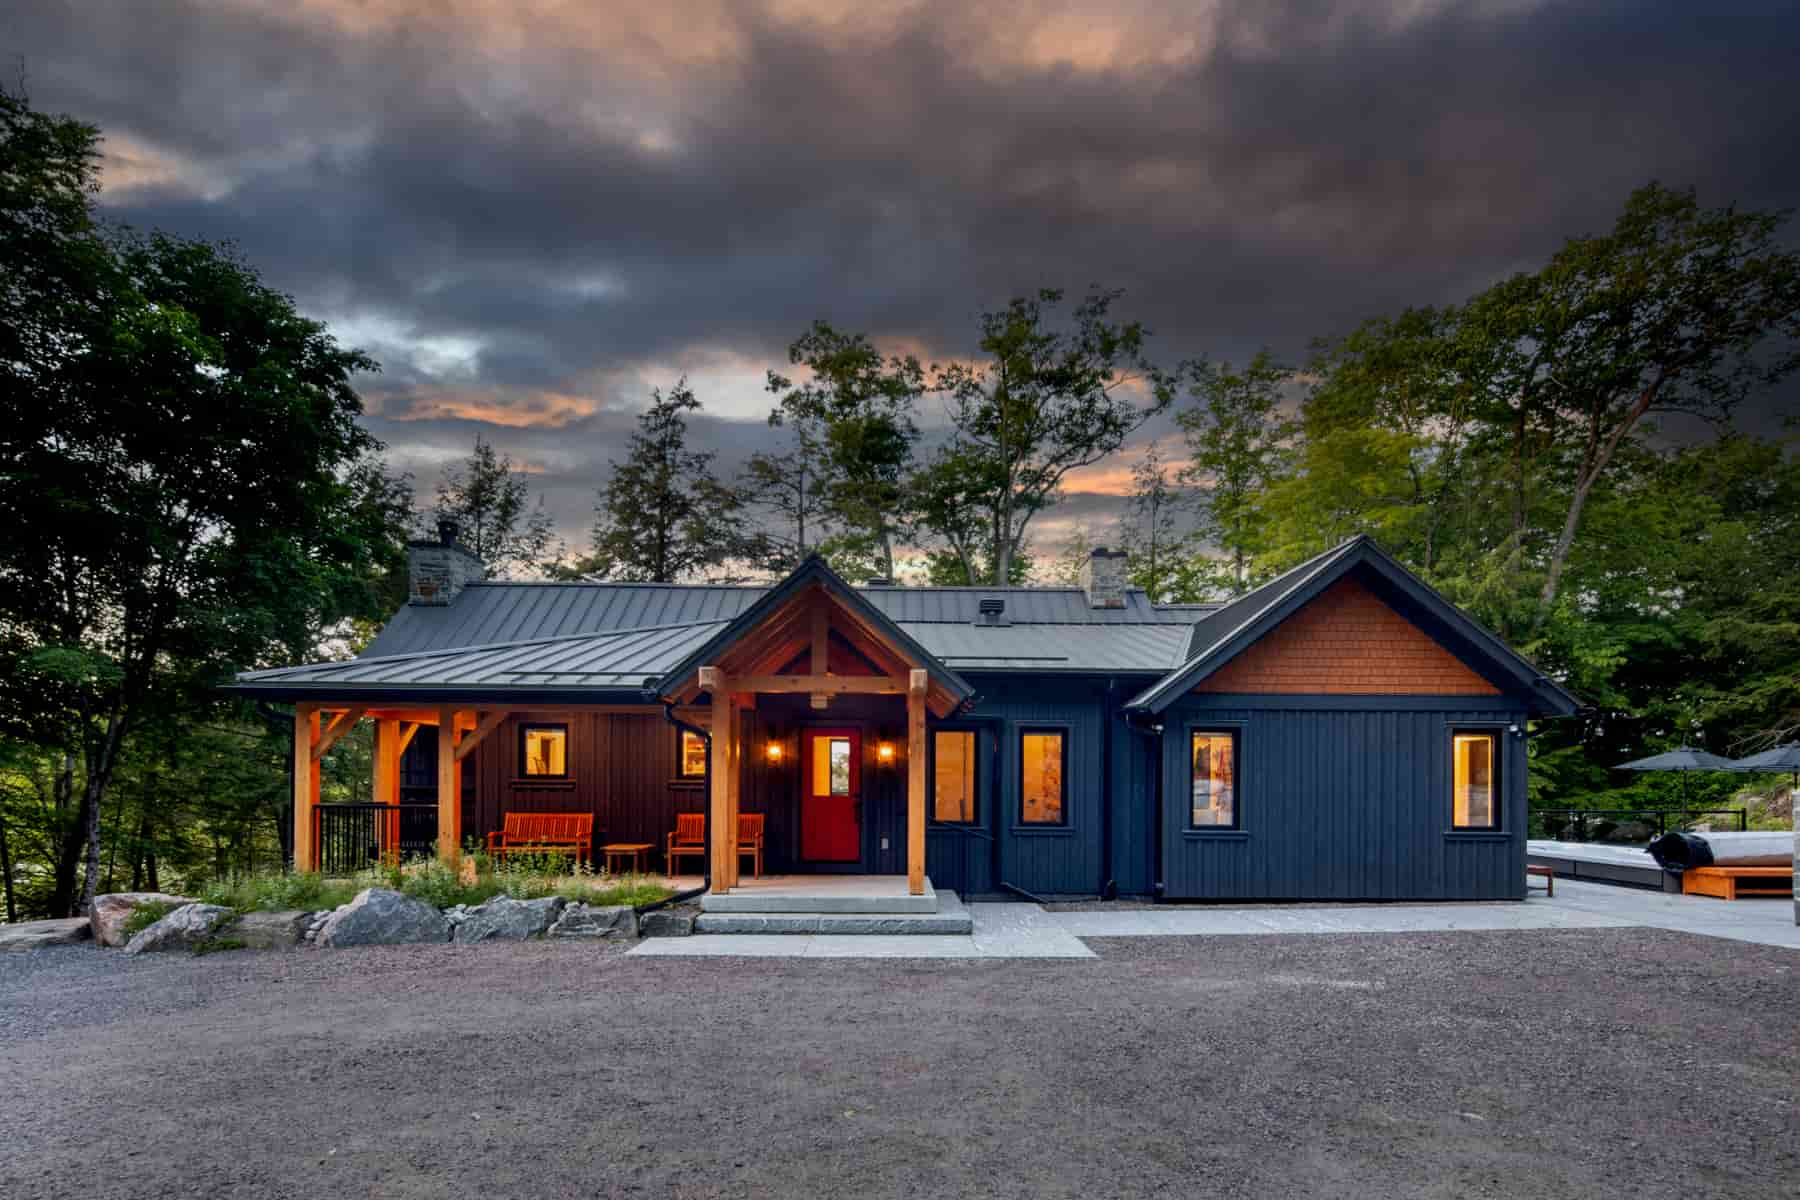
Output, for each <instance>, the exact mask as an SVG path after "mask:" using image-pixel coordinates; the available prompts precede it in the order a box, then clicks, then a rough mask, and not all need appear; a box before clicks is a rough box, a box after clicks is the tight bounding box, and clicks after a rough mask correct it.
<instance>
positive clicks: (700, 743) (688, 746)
mask: <svg viewBox="0 0 1800 1200" xmlns="http://www.w3.org/2000/svg"><path fill="white" fill-rule="evenodd" d="M676 773H677V774H679V775H680V776H681V777H682V778H683V779H699V778H700V777H701V776H703V775H705V774H706V739H705V738H703V737H701V736H700V735H699V734H697V733H689V732H688V731H687V730H685V729H683V730H682V731H681V761H680V763H679V764H678V766H677V768H676Z"/></svg>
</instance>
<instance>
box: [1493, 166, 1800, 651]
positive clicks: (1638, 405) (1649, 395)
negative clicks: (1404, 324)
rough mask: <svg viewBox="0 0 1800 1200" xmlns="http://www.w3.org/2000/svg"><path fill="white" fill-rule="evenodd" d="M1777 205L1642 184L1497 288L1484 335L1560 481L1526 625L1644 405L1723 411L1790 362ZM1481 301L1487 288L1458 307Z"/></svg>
mask: <svg viewBox="0 0 1800 1200" xmlns="http://www.w3.org/2000/svg"><path fill="white" fill-rule="evenodd" d="M1786 216H1787V214H1785V213H1778V212H1742V213H1740V212H1738V211H1736V210H1735V209H1732V208H1722V209H1712V210H1704V209H1702V208H1701V207H1700V205H1699V202H1698V200H1697V199H1696V197H1695V195H1694V193H1693V192H1692V191H1691V190H1690V191H1673V190H1670V189H1668V188H1664V187H1662V186H1661V185H1659V184H1655V183H1652V184H1649V185H1648V186H1646V187H1643V188H1640V189H1639V190H1638V191H1636V192H1634V193H1632V195H1631V198H1630V199H1629V200H1628V201H1627V202H1626V204H1625V209H1624V211H1623V212H1622V213H1621V214H1620V215H1619V219H1618V221H1617V222H1616V223H1615V224H1614V226H1613V229H1612V232H1611V233H1609V234H1604V235H1599V236H1592V237H1581V238H1575V239H1572V240H1571V241H1569V242H1568V243H1567V244H1565V245H1564V246H1563V248H1562V249H1561V250H1559V251H1557V253H1556V254H1555V255H1554V256H1553V257H1552V258H1551V260H1550V262H1549V264H1548V265H1547V266H1545V267H1544V269H1543V270H1541V271H1539V272H1537V273H1536V274H1534V275H1529V276H1525V277H1522V278H1518V279H1515V280H1511V281H1507V282H1505V283H1502V284H1500V285H1497V287H1496V289H1494V293H1495V295H1496V296H1499V297H1504V299H1505V311H1504V313H1503V314H1502V315H1499V316H1496V317H1494V318H1493V320H1492V322H1491V334H1490V336H1495V337H1497V338H1498V339H1500V340H1501V341H1502V342H1503V343H1504V344H1507V345H1510V346H1514V347H1518V348H1519V354H1520V356H1521V357H1524V358H1527V359H1528V361H1529V362H1530V363H1531V370H1530V372H1529V374H1528V375H1527V376H1526V377H1525V379H1524V380H1522V383H1523V385H1524V386H1525V387H1527V388H1528V389H1529V391H1530V394H1531V395H1532V396H1533V397H1535V398H1536V399H1535V402H1536V403H1538V404H1541V405H1542V406H1544V408H1545V409H1546V411H1547V412H1548V413H1549V415H1550V417H1551V419H1553V420H1554V421H1555V423H1556V425H1557V427H1558V428H1557V432H1558V433H1559V435H1560V436H1559V438H1558V441H1559V445H1560V446H1561V450H1562V458H1563V462H1562V469H1563V470H1564V471H1565V472H1566V473H1567V477H1568V480H1569V490H1568V496H1567V501H1566V506H1565V509H1564V513H1563V516H1562V520H1561V523H1560V528H1559V530H1558V532H1557V536H1556V541H1555V544H1554V545H1553V546H1552V547H1551V549H1550V552H1549V557H1548V560H1547V563H1546V565H1545V573H1544V582H1543V587H1542V589H1541V591H1540V593H1539V596H1538V604H1537V612H1536V616H1535V624H1536V625H1537V626H1541V625H1542V624H1543V622H1544V621H1545V620H1546V619H1547V618H1548V616H1549V614H1550V611H1551V609H1552V607H1553V606H1554V605H1555V603H1556V600H1557V596H1558V590H1559V587H1560V585H1561V581H1562V576H1563V572H1564V570H1565V569H1566V567H1567V565H1568V559H1569V554H1570V551H1571V548H1572V547H1573V546H1574V543H1575V537H1576V534H1577V532H1578V531H1579V529H1580V527H1581V521H1582V516H1583V513H1584V512H1585V510H1586V508H1587V505H1588V502H1589V500H1590V498H1591V496H1592V494H1593V491H1594V487H1595V485H1596V484H1597V483H1598V482H1599V481H1600V480H1601V478H1602V477H1603V476H1604V475H1605V474H1606V472H1607V470H1608V469H1609V468H1610V467H1611V466H1612V464H1613V462H1614V461H1615V459H1616V458H1617V456H1618V453H1619V451H1620V448H1621V446H1623V445H1624V444H1625V442H1626V441H1627V439H1628V438H1630V437H1631V436H1632V435H1633V433H1634V431H1636V430H1637V429H1638V428H1639V426H1640V423H1641V422H1642V421H1643V420H1644V419H1645V418H1646V417H1647V416H1649V415H1651V414H1654V413H1686V414H1689V415H1692V416H1697V417H1701V418H1703V419H1706V420H1710V421H1714V422H1723V421H1725V420H1726V419H1727V418H1729V416H1730V414H1731V412H1732V410H1733V408H1734V407H1735V406H1736V405H1737V404H1738V403H1739V402H1740V401H1742V399H1743V398H1744V397H1745V396H1746V395H1747V394H1749V393H1750V392H1751V391H1752V390H1754V389H1758V388H1764V387H1767V386H1769V385H1771V384H1773V383H1775V382H1776V381H1778V380H1780V379H1782V378H1784V377H1785V376H1787V375H1788V374H1790V373H1791V372H1792V371H1794V369H1795V368H1796V367H1800V349H1797V343H1800V253H1796V252H1795V251H1792V250H1789V249H1786V248H1784V247H1783V246H1781V245H1780V244H1779V242H1778V241H1777V235H1778V233H1779V231H1780V229H1781V227H1782V225H1783V224H1784V223H1785V221H1786ZM1492 308H1493V304H1492V303H1491V302H1490V300H1489V298H1488V297H1477V298H1476V300H1475V301H1474V302H1472V303H1471V305H1470V309H1471V314H1472V315H1474V314H1485V313H1486V312H1487V311H1488V310H1491V309H1492Z"/></svg>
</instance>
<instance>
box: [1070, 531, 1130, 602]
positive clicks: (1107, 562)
mask: <svg viewBox="0 0 1800 1200" xmlns="http://www.w3.org/2000/svg"><path fill="white" fill-rule="evenodd" d="M1125 558H1126V554H1125V552H1124V551H1123V550H1108V549H1107V548H1106V547H1105V546H1096V547H1095V548H1094V552H1093V553H1092V554H1090V555H1088V560H1087V562H1086V563H1084V564H1082V568H1081V590H1082V591H1084V592H1086V593H1087V602H1088V607H1089V608H1124V607H1125Z"/></svg>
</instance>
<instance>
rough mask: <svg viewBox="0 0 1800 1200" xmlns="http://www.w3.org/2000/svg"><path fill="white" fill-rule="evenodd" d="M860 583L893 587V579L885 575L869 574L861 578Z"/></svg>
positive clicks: (867, 585) (868, 585) (865, 585)
mask: <svg viewBox="0 0 1800 1200" xmlns="http://www.w3.org/2000/svg"><path fill="white" fill-rule="evenodd" d="M862 585H863V586H864V587H893V586H894V581H893V580H891V579H889V578H888V577H887V576H886V575H871V576H869V577H868V578H867V579H865V580H863V583H862Z"/></svg>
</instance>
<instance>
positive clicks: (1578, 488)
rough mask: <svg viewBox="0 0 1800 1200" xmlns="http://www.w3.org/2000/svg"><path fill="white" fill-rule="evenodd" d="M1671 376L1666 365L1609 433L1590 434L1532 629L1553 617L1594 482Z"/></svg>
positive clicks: (1597, 430) (1598, 430)
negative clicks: (1576, 534) (1584, 460)
mask: <svg viewBox="0 0 1800 1200" xmlns="http://www.w3.org/2000/svg"><path fill="white" fill-rule="evenodd" d="M1668 378H1669V372H1668V370H1667V369H1666V368H1665V369H1664V370H1662V371H1661V372H1659V373H1658V374H1657V376H1656V378H1655V379H1653V380H1651V381H1650V383H1649V384H1648V385H1646V386H1645V388H1644V390H1643V391H1641V392H1639V393H1638V396H1637V399H1635V400H1633V401H1632V402H1631V407H1630V408H1628V409H1626V410H1625V415H1624V416H1623V417H1621V418H1619V423H1618V425H1617V426H1615V427H1614V428H1613V431H1612V432H1611V433H1609V434H1607V435H1606V437H1605V439H1604V440H1601V439H1600V437H1599V433H1600V429H1599V426H1598V424H1596V425H1595V426H1594V427H1593V429H1592V432H1591V433H1590V434H1589V437H1588V444H1589V446H1590V447H1592V449H1590V451H1589V453H1588V456H1587V458H1588V461H1587V462H1586V463H1585V464H1584V465H1583V467H1582V470H1581V475H1580V477H1579V478H1578V479H1577V480H1576V483H1575V494H1574V495H1573V496H1571V497H1570V498H1569V512H1568V515H1567V516H1565V517H1564V518H1563V527H1562V533H1560V534H1559V535H1557V538H1556V549H1555V550H1553V551H1552V552H1551V554H1550V569H1549V571H1548V572H1547V573H1546V574H1545V576H1544V590H1543V592H1542V593H1541V594H1540V595H1539V596H1538V608H1537V615H1536V616H1535V617H1534V618H1533V619H1532V624H1531V627H1532V629H1533V630H1538V629H1542V628H1543V626H1544V622H1545V621H1546V620H1548V619H1549V617H1550V606H1551V605H1552V604H1554V603H1556V592H1557V589H1558V588H1559V587H1560V586H1561V584H1562V573H1563V567H1564V565H1565V564H1567V562H1568V561H1569V550H1570V548H1571V547H1573V546H1574V544H1575V531H1576V530H1577V529H1578V528H1580V526H1581V514H1582V510H1583V509H1585V508H1586V507H1587V499H1588V493H1589V492H1591V491H1592V490H1593V488H1594V484H1595V483H1597V482H1599V479H1600V476H1601V475H1602V474H1603V473H1604V472H1605V471H1606V467H1607V464H1609V463H1610V462H1612V457H1613V452H1614V451H1615V450H1617V449H1618V448H1619V443H1620V442H1621V441H1623V440H1624V438H1625V435H1626V434H1627V433H1629V432H1630V431H1631V428H1632V427H1633V426H1634V425H1636V424H1637V423H1638V419H1639V418H1640V417H1642V416H1643V415H1644V413H1645V412H1647V411H1649V408H1650V405H1651V404H1652V403H1653V402H1654V401H1655V400H1656V397H1657V395H1658V393H1660V392H1661V391H1662V386H1663V384H1664V383H1665V382H1666V381H1667V380H1668ZM1595 420H1596V422H1597V421H1598V420H1599V417H1598V415H1596V417H1595Z"/></svg>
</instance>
